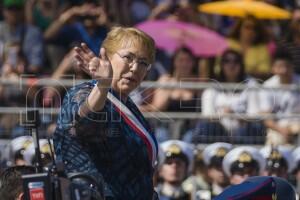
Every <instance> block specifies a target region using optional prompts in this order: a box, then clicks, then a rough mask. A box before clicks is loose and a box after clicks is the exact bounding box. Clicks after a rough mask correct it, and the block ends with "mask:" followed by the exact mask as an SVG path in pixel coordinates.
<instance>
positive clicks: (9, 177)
mask: <svg viewBox="0 0 300 200" xmlns="http://www.w3.org/2000/svg"><path fill="white" fill-rule="evenodd" d="M33 173H35V168H34V167H31V166H15V167H10V168H8V169H6V170H5V171H4V172H2V173H1V175H0V183H1V184H0V197H1V199H3V200H4V199H5V200H22V199H24V198H23V195H24V191H23V182H22V175H26V174H33Z"/></svg>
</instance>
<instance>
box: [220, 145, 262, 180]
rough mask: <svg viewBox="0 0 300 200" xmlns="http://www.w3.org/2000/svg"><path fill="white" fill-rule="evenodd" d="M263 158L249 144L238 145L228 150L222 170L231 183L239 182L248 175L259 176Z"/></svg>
mask: <svg viewBox="0 0 300 200" xmlns="http://www.w3.org/2000/svg"><path fill="white" fill-rule="evenodd" d="M265 162H266V161H265V159H264V158H263V156H262V155H261V154H260V153H259V151H258V150H257V149H256V148H254V147H250V146H240V147H236V148H234V149H232V150H231V151H229V152H228V153H227V154H226V156H225V157H224V160H223V170H224V172H225V174H226V175H227V176H228V177H229V180H230V183H231V184H232V185H236V184H240V183H242V182H243V181H245V180H246V179H247V178H248V177H251V176H259V175H261V174H262V172H263V170H264V169H265V165H266V163H265Z"/></svg>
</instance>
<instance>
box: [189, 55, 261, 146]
mask: <svg viewBox="0 0 300 200" xmlns="http://www.w3.org/2000/svg"><path fill="white" fill-rule="evenodd" d="M220 70H221V71H220V74H219V76H218V80H217V82H216V84H217V87H216V88H207V89H205V90H204V92H203V94H202V97H201V108H202V114H203V115H206V116H210V115H216V114H217V115H220V116H221V115H223V114H229V113H235V114H253V115H255V114H256V113H257V112H258V109H259V106H258V101H259V96H258V92H257V91H255V90H247V89H246V90H225V89H224V88H223V86H222V83H235V84H246V85H247V86H255V85H256V84H257V82H256V80H255V79H253V78H250V77H248V76H247V75H246V74H245V70H244V63H243V57H242V55H241V54H240V53H238V52H237V51H235V50H231V49H229V50H226V51H225V52H224V53H223V55H222V57H221V62H220ZM195 129H196V132H197V130H199V131H200V132H199V133H198V132H197V133H196V134H195V133H193V134H192V135H194V136H198V135H202V133H204V134H205V135H206V137H207V136H212V137H213V139H214V138H216V137H218V139H219V137H220V136H222V141H224V138H223V136H225V137H227V138H228V137H229V138H230V139H231V140H232V139H233V140H234V141H235V140H237V141H238V142H243V141H244V142H247V143H249V137H245V136H249V135H257V134H261V131H262V126H261V124H259V123H256V122H255V123H251V122H250V121H246V120H244V119H243V118H242V117H241V118H239V119H232V118H228V117H220V119H219V121H218V122H211V121H208V120H203V121H199V123H198V124H197V126H196V128H195ZM187 138H188V135H186V136H185V138H184V139H185V140H186V141H188V139H187ZM220 139H221V138H220ZM193 140H195V137H194V139H192V141H193ZM196 140H197V139H196ZM214 141H215V140H214ZM193 142H194V141H193ZM197 142H199V141H198V140H197ZM200 142H201V141H200ZM202 142H203V141H202Z"/></svg>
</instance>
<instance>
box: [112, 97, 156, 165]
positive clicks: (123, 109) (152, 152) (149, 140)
mask: <svg viewBox="0 0 300 200" xmlns="http://www.w3.org/2000/svg"><path fill="white" fill-rule="evenodd" d="M107 98H108V99H109V100H110V101H111V102H112V104H113V105H114V106H115V108H116V110H117V111H118V112H119V113H120V115H121V116H122V118H123V119H124V121H125V122H126V123H127V124H128V125H129V126H130V127H131V128H132V129H133V130H134V131H135V132H136V133H137V134H138V135H139V136H140V137H141V139H142V140H143V141H144V143H145V144H146V146H147V150H148V154H149V158H150V160H151V162H152V166H153V167H154V166H155V164H156V159H157V151H158V147H157V144H156V142H155V140H154V138H153V136H152V135H151V134H150V133H149V132H148V131H147V129H146V128H145V127H144V126H143V125H142V123H141V122H140V121H139V120H138V119H137V118H136V116H135V115H134V114H133V113H132V112H131V110H129V108H127V106H126V105H124V104H123V103H122V102H121V101H120V100H119V99H117V98H116V97H115V96H114V95H113V94H112V93H110V92H108V93H107Z"/></svg>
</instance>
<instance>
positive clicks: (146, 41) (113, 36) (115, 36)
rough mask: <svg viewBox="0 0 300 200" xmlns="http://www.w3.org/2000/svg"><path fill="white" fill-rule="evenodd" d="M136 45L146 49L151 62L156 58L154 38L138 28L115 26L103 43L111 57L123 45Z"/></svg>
mask: <svg viewBox="0 0 300 200" xmlns="http://www.w3.org/2000/svg"><path fill="white" fill-rule="evenodd" d="M130 46H136V47H141V48H143V49H145V50H146V52H147V55H148V59H149V62H150V63H153V62H154V60H155V42H154V40H153V39H152V38H151V37H150V36H149V35H147V34H146V33H144V32H143V31H140V30H138V29H136V28H125V27H113V28H112V29H111V31H110V32H109V33H108V34H107V37H106V38H105V40H104V41H103V43H102V47H103V48H105V50H106V54H107V55H108V57H111V56H112V55H113V54H114V53H116V52H117V50H118V49H120V48H122V47H130Z"/></svg>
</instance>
